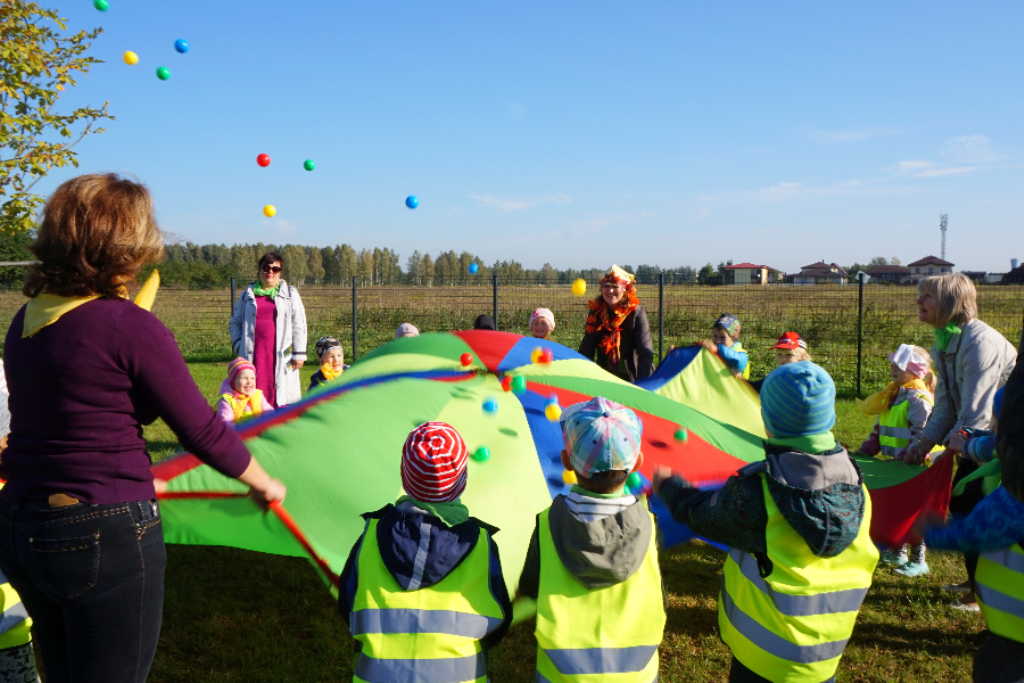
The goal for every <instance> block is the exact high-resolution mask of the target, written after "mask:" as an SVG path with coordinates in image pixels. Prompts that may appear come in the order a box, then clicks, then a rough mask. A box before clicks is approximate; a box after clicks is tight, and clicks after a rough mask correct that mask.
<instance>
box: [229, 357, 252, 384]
mask: <svg viewBox="0 0 1024 683" xmlns="http://www.w3.org/2000/svg"><path fill="white" fill-rule="evenodd" d="M242 370H252V372H253V374H256V366H255V365H253V364H252V363H250V362H249V361H247V360H246V359H244V358H236V359H234V360H233V361H231V363H229V364H228V386H230V387H231V388H232V389H234V390H235V391H238V387H236V386H235V380H236V379H238V375H239V373H241V372H242Z"/></svg>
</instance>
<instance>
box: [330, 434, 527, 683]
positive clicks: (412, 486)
mask: <svg viewBox="0 0 1024 683" xmlns="http://www.w3.org/2000/svg"><path fill="white" fill-rule="evenodd" d="M466 457H467V449H466V443H465V441H463V440H462V436H461V435H459V433H458V432H457V431H456V430H455V428H454V427H452V426H451V425H449V424H446V423H444V422H425V423H423V424H421V425H420V426H418V427H416V429H414V430H413V431H412V432H411V433H410V434H409V437H408V438H407V439H406V441H405V446H404V447H403V449H402V487H403V488H404V489H405V492H406V493H407V494H408V495H405V496H402V497H401V498H399V499H398V501H397V503H396V504H395V505H390V504H389V505H386V506H385V507H383V508H381V509H380V510H377V511H376V512H368V513H366V514H364V515H363V518H364V519H365V520H366V529H365V531H364V532H363V535H362V536H360V538H359V540H358V541H357V542H356V544H355V546H354V547H353V548H352V552H351V553H350V554H349V557H348V561H347V562H346V563H345V569H344V570H343V571H342V573H341V577H340V579H339V584H338V585H339V590H338V611H339V612H340V613H341V616H342V618H344V619H345V620H346V621H347V622H348V627H349V631H350V632H351V633H352V637H353V638H355V640H356V643H355V650H356V654H355V660H354V663H353V676H352V680H353V681H367V682H369V683H377V682H378V681H418V682H420V683H443V682H454V681H460V682H462V681H478V682H479V683H485V682H486V680H487V650H488V648H490V647H493V646H494V645H497V644H498V642H499V641H500V640H501V639H502V638H503V637H504V636H505V633H506V632H507V631H508V627H509V625H510V624H511V622H512V604H511V601H510V600H509V597H508V590H507V589H506V587H505V579H504V577H503V576H502V571H501V560H500V559H499V557H498V547H497V546H496V545H495V543H494V538H493V536H494V534H495V533H497V531H498V530H497V529H495V528H494V527H492V526H488V525H487V524H484V523H483V522H481V521H479V520H477V519H475V518H473V517H470V516H469V511H468V510H467V509H466V506H465V505H463V504H462V501H461V500H460V496H461V495H462V492H463V491H464V490H465V488H466Z"/></svg>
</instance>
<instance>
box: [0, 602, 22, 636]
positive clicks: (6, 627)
mask: <svg viewBox="0 0 1024 683" xmlns="http://www.w3.org/2000/svg"><path fill="white" fill-rule="evenodd" d="M26 619H28V610H26V609H25V603H23V602H18V603H16V604H14V605H11V606H10V607H8V608H7V609H5V610H4V613H3V614H2V615H0V633H7V632H8V631H10V630H11V629H12V628H15V627H16V626H18V625H19V624H22V623H24V621H25V620H26Z"/></svg>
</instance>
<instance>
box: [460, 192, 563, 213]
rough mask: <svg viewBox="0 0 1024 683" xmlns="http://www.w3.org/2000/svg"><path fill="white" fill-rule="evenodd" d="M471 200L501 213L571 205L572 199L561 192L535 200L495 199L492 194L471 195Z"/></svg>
mask: <svg viewBox="0 0 1024 683" xmlns="http://www.w3.org/2000/svg"><path fill="white" fill-rule="evenodd" d="M469 198H470V199H475V200H477V201H478V202H480V203H482V204H485V205H487V206H493V207H494V208H496V209H500V210H501V211H521V210H523V209H531V208H533V207H535V206H540V205H541V204H569V203H571V202H572V199H571V198H570V197H569V196H568V195H565V194H563V193H561V192H558V193H556V194H548V195H543V196H540V197H536V198H534V199H513V198H505V197H495V196H494V195H492V194H483V195H474V194H471V195H469Z"/></svg>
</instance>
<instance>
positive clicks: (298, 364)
mask: <svg viewBox="0 0 1024 683" xmlns="http://www.w3.org/2000/svg"><path fill="white" fill-rule="evenodd" d="M305 364H306V361H304V360H295V359H292V360H290V361H288V365H290V366H292V370H298V369H299V368H301V367H302V366H303V365H305Z"/></svg>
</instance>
